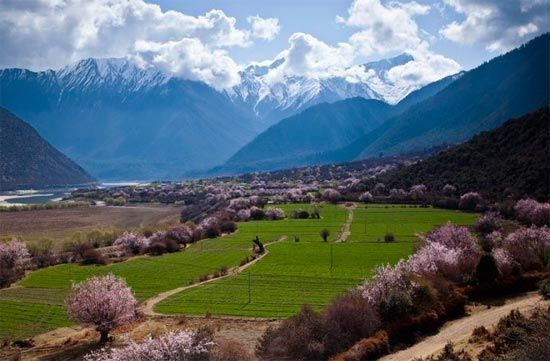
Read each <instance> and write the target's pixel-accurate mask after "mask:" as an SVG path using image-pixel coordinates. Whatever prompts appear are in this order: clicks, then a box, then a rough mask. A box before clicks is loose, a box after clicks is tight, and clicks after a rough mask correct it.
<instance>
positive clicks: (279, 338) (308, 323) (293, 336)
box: [256, 305, 326, 360]
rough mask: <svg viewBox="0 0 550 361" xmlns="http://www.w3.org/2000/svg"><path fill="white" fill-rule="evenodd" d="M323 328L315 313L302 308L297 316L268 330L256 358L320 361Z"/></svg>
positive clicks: (261, 340)
mask: <svg viewBox="0 0 550 361" xmlns="http://www.w3.org/2000/svg"><path fill="white" fill-rule="evenodd" d="M324 333H325V330H324V325H323V322H322V319H321V317H320V316H319V314H318V313H316V312H315V311H313V309H312V308H311V307H309V306H307V305H304V306H303V307H302V309H301V310H300V312H298V314H296V315H294V316H292V317H290V318H288V319H286V320H284V321H283V322H281V324H280V325H279V327H277V328H276V329H268V330H267V331H266V332H265V333H264V335H263V336H262V337H261V338H260V340H259V343H258V345H257V347H256V354H257V355H258V356H259V357H260V359H266V360H322V359H325V358H326V357H324V347H323V344H322V339H321V338H322V336H323V334H324Z"/></svg>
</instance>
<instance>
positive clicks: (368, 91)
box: [225, 53, 418, 125]
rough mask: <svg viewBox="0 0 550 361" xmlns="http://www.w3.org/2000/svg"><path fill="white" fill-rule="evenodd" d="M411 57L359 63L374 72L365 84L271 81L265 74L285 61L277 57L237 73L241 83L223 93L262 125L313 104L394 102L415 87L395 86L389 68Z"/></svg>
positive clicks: (341, 79)
mask: <svg viewBox="0 0 550 361" xmlns="http://www.w3.org/2000/svg"><path fill="white" fill-rule="evenodd" d="M413 60H414V58H413V57H412V56H411V55H409V54H406V53H404V54H401V55H398V56H396V57H393V58H390V59H382V60H379V61H374V62H370V63H366V64H363V65H362V67H363V68H364V69H365V71H369V70H372V71H373V72H374V75H373V79H371V80H369V81H367V82H361V81H358V82H351V81H348V80H347V79H346V78H344V77H340V76H333V77H329V78H322V79H318V78H311V77H307V76H285V77H283V79H280V80H278V81H273V80H272V79H271V78H270V76H269V75H268V73H269V72H270V71H272V70H274V69H277V68H278V67H280V66H282V65H283V63H284V62H285V59H284V58H279V59H276V60H275V61H273V62H272V63H271V64H269V65H251V66H248V67H247V68H245V69H244V70H243V71H242V72H241V74H240V75H241V79H242V81H241V83H240V84H238V85H236V86H235V87H233V88H231V89H228V90H226V91H225V92H226V94H227V95H228V96H229V97H230V98H231V99H232V101H233V102H235V103H236V104H237V105H238V106H240V107H243V108H246V109H249V110H251V111H253V113H254V114H255V115H256V116H258V117H259V118H260V119H261V120H262V121H263V122H264V123H265V124H266V125H271V124H274V123H275V121H278V120H280V119H283V118H286V117H289V116H292V115H294V114H297V113H299V112H301V111H302V110H305V109H307V108H309V107H311V106H313V105H317V104H321V103H333V102H336V101H340V100H344V99H349V98H355V97H362V98H365V99H375V100H382V101H385V102H387V103H397V102H398V101H399V100H401V99H402V98H404V97H405V96H407V95H408V94H409V93H410V92H412V91H414V90H416V89H417V88H418V86H414V85H409V86H406V87H403V88H398V87H395V86H394V85H393V84H392V82H391V80H389V79H388V77H387V71H389V70H390V69H391V68H393V67H396V66H399V65H404V64H406V63H408V62H410V61H413Z"/></svg>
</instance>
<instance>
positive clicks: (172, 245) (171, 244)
mask: <svg viewBox="0 0 550 361" xmlns="http://www.w3.org/2000/svg"><path fill="white" fill-rule="evenodd" d="M163 243H164V247H165V248H166V252H168V253H174V252H178V251H179V250H180V245H179V244H178V243H177V242H176V241H174V240H173V239H166V240H164V242H163Z"/></svg>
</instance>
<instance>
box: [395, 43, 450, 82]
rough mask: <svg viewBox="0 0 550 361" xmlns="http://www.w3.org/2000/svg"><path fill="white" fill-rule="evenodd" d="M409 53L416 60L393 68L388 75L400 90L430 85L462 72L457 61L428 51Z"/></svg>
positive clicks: (420, 50)
mask: <svg viewBox="0 0 550 361" xmlns="http://www.w3.org/2000/svg"><path fill="white" fill-rule="evenodd" d="M409 53H410V54H411V55H412V56H413V58H414V60H412V61H409V62H408V63H406V64H403V65H398V66H395V67H393V68H391V69H390V70H389V71H388V73H387V75H386V76H387V78H388V79H389V80H390V81H391V82H392V83H393V84H395V85H397V86H398V87H400V88H403V87H415V86H418V85H419V84H428V83H431V82H434V81H436V80H439V79H441V78H444V77H446V76H448V75H451V74H455V73H457V72H458V71H459V70H460V65H459V64H458V63H457V62H456V61H454V60H452V59H449V58H446V57H444V56H443V55H440V54H436V53H433V52H431V51H429V50H427V49H419V50H414V51H409Z"/></svg>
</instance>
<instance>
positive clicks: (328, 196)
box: [323, 188, 342, 203]
mask: <svg viewBox="0 0 550 361" xmlns="http://www.w3.org/2000/svg"><path fill="white" fill-rule="evenodd" d="M323 199H324V200H325V201H327V202H330V203H337V202H338V201H339V200H340V199H342V195H341V194H340V192H338V191H337V190H336V189H332V188H328V189H326V190H325V191H324V192H323Z"/></svg>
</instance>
